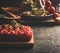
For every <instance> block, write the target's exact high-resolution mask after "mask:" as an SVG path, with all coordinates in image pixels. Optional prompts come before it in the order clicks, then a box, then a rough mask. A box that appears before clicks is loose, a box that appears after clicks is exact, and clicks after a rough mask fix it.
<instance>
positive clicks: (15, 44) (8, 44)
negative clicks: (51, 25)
mask: <svg viewBox="0 0 60 53" xmlns="http://www.w3.org/2000/svg"><path fill="white" fill-rule="evenodd" d="M33 45H34V36H33V35H32V38H31V40H30V41H28V42H0V47H4V48H5V47H8V48H9V47H17V48H32V47H33Z"/></svg>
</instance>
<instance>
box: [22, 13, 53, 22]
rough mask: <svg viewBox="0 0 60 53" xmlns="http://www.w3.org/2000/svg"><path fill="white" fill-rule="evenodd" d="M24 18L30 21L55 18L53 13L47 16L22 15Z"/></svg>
mask: <svg viewBox="0 0 60 53" xmlns="http://www.w3.org/2000/svg"><path fill="white" fill-rule="evenodd" d="M21 19H22V20H29V21H44V20H50V19H53V14H49V15H46V16H26V15H22V18H21Z"/></svg>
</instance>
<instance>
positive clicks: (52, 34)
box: [0, 22, 60, 53]
mask: <svg viewBox="0 0 60 53" xmlns="http://www.w3.org/2000/svg"><path fill="white" fill-rule="evenodd" d="M31 27H32V29H33V33H34V40H35V43H34V46H33V48H31V49H20V48H0V52H1V53H60V25H57V24H56V23H54V22H47V23H34V24H32V25H31Z"/></svg>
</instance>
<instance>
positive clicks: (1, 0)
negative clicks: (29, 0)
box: [0, 0, 60, 7]
mask: <svg viewBox="0 0 60 53" xmlns="http://www.w3.org/2000/svg"><path fill="white" fill-rule="evenodd" d="M22 1H23V0H0V7H2V6H4V7H5V6H17V7H20V3H21V2H22ZM36 1H37V0H36ZM51 2H52V4H53V5H54V6H57V5H58V4H59V3H60V0H51Z"/></svg>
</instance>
